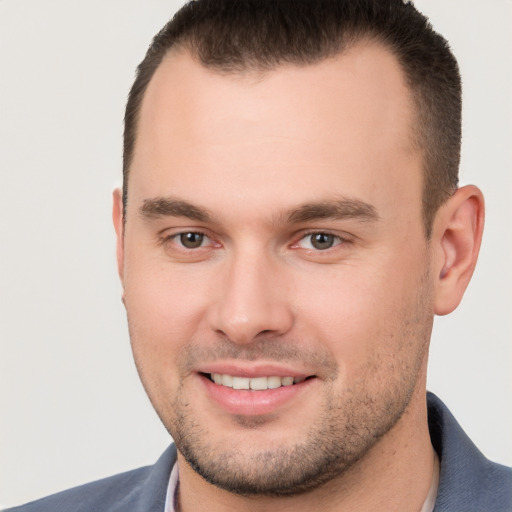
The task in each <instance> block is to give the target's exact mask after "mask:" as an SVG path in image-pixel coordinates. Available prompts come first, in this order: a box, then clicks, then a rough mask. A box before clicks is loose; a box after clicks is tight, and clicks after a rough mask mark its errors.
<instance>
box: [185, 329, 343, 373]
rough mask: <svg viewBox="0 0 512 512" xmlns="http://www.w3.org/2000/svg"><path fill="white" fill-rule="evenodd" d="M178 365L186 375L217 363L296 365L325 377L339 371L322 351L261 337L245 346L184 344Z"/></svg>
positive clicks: (225, 340) (223, 340)
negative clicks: (265, 362) (252, 362)
mask: <svg viewBox="0 0 512 512" xmlns="http://www.w3.org/2000/svg"><path fill="white" fill-rule="evenodd" d="M179 359H180V363H181V364H180V366H181V368H182V369H183V370H185V371H186V372H189V371H193V369H194V368H196V367H197V366H198V365H199V364H204V363H212V362H215V361H219V360H226V359H233V360H238V361H258V360H265V361H267V362H278V363H285V362H286V363H299V364H301V365H304V363H306V364H307V366H308V367H312V368H319V369H321V370H322V373H323V372H326V373H327V374H330V375H333V374H337V372H338V364H337V362H336V360H335V358H334V356H333V355H332V354H331V353H330V352H328V351H326V350H325V349H322V348H311V347H304V346H301V345H298V344H296V343H293V342H290V341H284V340H283V339H272V338H262V339H261V340H257V341H253V342H251V343H250V344H247V345H241V344H238V343H235V342H233V341H231V340H230V339H228V338H220V339H218V340H217V341H215V342H214V343H212V344H208V345H203V344H200V343H198V342H191V343H189V344H187V345H186V346H185V347H184V348H183V349H182V353H181V354H180V356H179Z"/></svg>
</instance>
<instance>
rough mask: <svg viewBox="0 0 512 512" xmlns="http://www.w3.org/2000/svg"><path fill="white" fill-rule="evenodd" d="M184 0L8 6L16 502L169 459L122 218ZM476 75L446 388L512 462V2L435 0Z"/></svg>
mask: <svg viewBox="0 0 512 512" xmlns="http://www.w3.org/2000/svg"><path fill="white" fill-rule="evenodd" d="M180 3H181V2H176V1H170V0H167V1H164V0H87V1H86V0H45V1H43V0H0V343H1V347H0V350H1V352H0V504H2V505H4V506H7V505H14V504H17V503H21V502H24V501H27V500H31V499H34V498H36V497H39V496H42V495H46V494H49V493H51V492H55V491H57V490H60V489H63V488H67V487H70V486H73V485H77V484H79V483H83V482H86V481H90V480H93V479H97V478H100V477H104V476H107V475H110V474H113V473H116V472H120V471H123V470H127V469H131V468H134V467H137V466H140V465H144V464H151V463H153V462H154V461H155V460H156V459H157V458H158V456H159V454H160V452H161V451H163V449H164V448H165V447H166V446H167V444H168V443H169V442H170V439H169V437H168V435H167V433H166V432H165V429H164V428H163V427H162V425H161V424H160V422H159V420H158V419H157V417H156V414H155V413H154V412H153V410H152V408H151V406H150V404H149V401H148V400H147V398H146V397H145V394H144V392H143V390H142V386H141V385H140V384H139V381H138V377H137V375H136V372H135V369H134V365H133V363H132V359H131V353H130V349H129V342H128V335H127V329H126V326H125V316H124V310H123V307H122V305H121V301H120V295H121V289H120V285H119V283H118V279H117V275H116V268H115V263H114V261H115V258H114V232H113V229H112V227H111V221H110V208H111V191H112V189H113V188H114V187H115V186H118V185H120V183H121V136H122V116H123V109H124V103H125V98H126V95H127V92H128V89H129V87H130V85H131V81H132V79H133V75H134V70H135V66H136V64H137V63H138V62H139V61H140V60H141V59H142V57H143V55H144V53H145V50H146V48H147V46H148V44H149V41H150V39H151V37H152V36H153V34H154V33H155V32H156V31H157V30H158V29H159V28H160V27H161V26H162V25H163V24H164V22H165V21H167V19H168V18H169V17H170V16H171V15H172V14H173V12H174V11H175V10H176V8H177V7H178V6H179V5H180ZM416 5H417V6H418V7H419V8H420V10H423V11H424V12H425V13H426V14H427V15H429V16H430V18H431V21H432V23H433V24H434V26H435V27H436V28H437V29H438V30H439V31H440V32H441V33H443V34H444V35H445V36H446V37H447V38H448V40H449V41H450V42H451V44H452V47H453V50H454V52H455V54H456V55H457V57H458V59H459V62H460V67H461V71H462V75H463V79H464V102H465V103H464V105H465V106H464V142H463V158H462V168H461V175H462V181H463V182H464V183H470V182H471V183H475V184H478V185H479V186H480V187H481V188H482V190H483V191H484V193H485V195H486V199H487V226H486V231H485V236H484V244H483V248H482V253H481V258H480V262H479V266H478V269H477V271H476V273H475V276H474V279H473V282H472V284H471V285H470V288H469V290H468V292H467V295H466V297H465V298H464V301H463V303H462V305H461V306H460V308H459V309H458V310H457V311H456V312H455V313H454V314H452V315H450V316H449V317H445V318H439V319H437V320H436V323H435V330H434V336H433V341H432V349H431V363H430V377H429V388H430V389H431V390H433V391H434V392H436V393H437V394H438V395H439V396H441V397H442V399H443V400H444V401H445V402H446V403H447V404H448V406H449V407H450V408H451V410H452V412H453V413H454V414H455V416H456V417H457V418H458V420H459V422H460V423H461V424H462V425H463V427H464V428H465V430H466V431H467V432H468V434H469V435H470V437H472V439H473V440H474V441H475V443H476V444H477V445H478V446H479V447H480V448H481V450H482V451H483V452H484V453H485V454H486V455H487V456H488V457H490V458H492V459H494V460H497V461H499V462H502V463H506V464H509V465H510V464H512V436H511V435H510V433H511V432H512V412H511V410H512V407H511V405H512V404H511V391H512V389H511V380H512V378H511V371H510V366H511V362H512V347H511V338H512V336H511V334H512V321H511V316H512V293H511V292H512V271H511V268H512V202H511V201H510V197H511V195H512V169H511V164H512V149H511V148H512V59H511V58H510V51H511V48H512V2H511V1H509V0H488V1H486V2H482V1H481V0H473V1H469V0H449V1H446V0H423V1H417V2H416Z"/></svg>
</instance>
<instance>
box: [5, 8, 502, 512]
mask: <svg viewBox="0 0 512 512" xmlns="http://www.w3.org/2000/svg"><path fill="white" fill-rule="evenodd" d="M459 149H460V78H459V74H458V69H457V65H456V62H455V60H454V58H453V56H452V55H451V53H450V51H449V49H448V47H447V45H446V42H445V41H444V39H442V38H441V36H439V35H438V34H435V33H434V32H433V31H432V30H431V29H430V27H429V26H428V24H427V23H426V20H425V18H424V17H423V16H421V15H420V14H419V13H418V12H417V11H416V10H415V9H414V7H413V6H412V5H410V4H408V3H403V2H401V1H399V0H387V1H382V2H374V1H370V0H367V1H358V2H355V1H341V0H340V1H337V2H327V1H326V2H313V1H302V2H291V1H286V0H280V1H279V2H276V1H270V0H267V1H244V2H242V1H240V2H232V1H229V0H225V1H221V0H219V1H203V0H199V1H197V2H192V3H190V4H188V5H187V6H185V7H184V8H183V9H182V10H181V11H180V12H179V13H178V14H177V16H176V17H175V18H174V19H173V21H172V22H171V23H170V24H169V25H167V26H166V27H165V28H164V29H163V31H162V32H160V33H159V34H158V35H157V37H156V38H155V40H154V42H153V44H152V46H151V48H150V49H149V51H148V53H147V55H146V58H145V59H144V61H143V62H142V64H141V65H140V67H139V72H138V76H137V79H136V81H135V83H134V86H133V88H132V91H131V93H130V97H129V100H128V105H127V110H126V118H125V152H124V185H123V190H122V191H117V192H116V193H115V194H114V214H113V216H114V224H115V226H116V232H117V235H118V264H119V273H120V276H121V281H122V283H123V289H124V295H123V301H124V303H125V306H126V310H127V315H128V321H129V327H130V336H131V342H132V348H133V352H134V357H135V361H136V364H137V368H138V371H139V374H140V376H141V379H142V382H143V384H144V387H145V389H146V391H147V393H148V396H149V397H150V399H151V402H152V404H153V406H154V407H155V409H156V411H157V413H158V414H159V416H160V418H161V419H162V422H163V423H164V425H165V426H166V428H167V429H168V430H169V432H170V434H171V435H172V437H173V438H174V440H175V443H176V447H174V446H173V447H171V448H170V449H169V450H168V451H167V452H166V453H165V454H164V455H163V456H162V458H161V459H160V460H159V462H158V463H157V464H156V465H155V466H154V467H152V468H144V469H140V470H136V471H134V472H130V473H127V474H123V475H119V476H116V477H112V478H110V479H106V480H102V481H100V482H96V483H93V484H89V485H86V486H84V487H81V488H77V489H75V490H71V491H67V492H64V493H61V494H58V495H55V496H53V497H49V498H46V499H43V500H41V501H39V502H35V503H33V504H29V505H27V506H26V507H21V508H18V509H13V510H27V511H30V510H109V511H110V510H112V511H114V510H151V511H153V510H155V511H157V510H158V511H163V510H181V511H185V512H186V511H190V510H198V509H206V510H212V511H223V510H295V511H301V510H325V511H331V510H332V511H343V510H377V509H378V510H418V511H419V510H428V511H431V510H436V511H441V510H465V511H466V510H492V511H499V510H510V509H511V508H512V506H511V499H512V496H511V494H512V492H511V485H512V473H511V471H510V470H509V469H507V468H504V467H501V466H498V465H496V464H493V463H491V462H489V461H487V460H486V459H485V458H483V456H482V455H481V454H480V453H479V452H478V451H477V450H476V448H475V447H474V446H473V445H472V443H471V442H470V441H469V439H468V438H467V437H466V436H465V434H464V433H463V431H462V430H461V429H460V427H459V426H458V425H457V423H456V422H455V420H454V419H453V417H452V416H451V415H450V413H449V412H448V411H447V409H446V408H445V407H444V405H443V404H442V403H441V402H440V401H439V400H438V399H437V398H436V397H434V396H432V395H429V397H428V400H427V397H426V389H425V387H426V384H425V381H426V363H427V355H428V345H429V340H430V333H431V328H432V320H433V316H434V314H439V315H444V314H447V313H450V312H451V311H453V310H454V309H455V308H456V307H457V305H458V303H459V302H460V300H461V298H462V295H463V293H464V291H465V288H466V286H467V284H468V282H469V280H470V278H471V275H472V272H473V269H474V266H475V263H476V258H477V254H478V250H479V245H480V240H481V234H482V227H483V198H482V195H481V193H480V191H479V190H478V189H477V188H476V187H473V186H466V187H462V188H457V187H458V179H457V169H458V162H459ZM427 401H428V409H427Z"/></svg>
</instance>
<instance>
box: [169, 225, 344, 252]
mask: <svg viewBox="0 0 512 512" xmlns="http://www.w3.org/2000/svg"><path fill="white" fill-rule="evenodd" d="M184 235H199V236H201V237H203V240H202V241H201V245H199V246H197V247H186V246H184V245H183V241H182V240H181V241H180V238H181V237H183V236H184ZM315 235H317V236H318V235H323V236H326V237H332V238H333V239H334V240H333V244H332V245H331V246H329V247H326V248H324V249H319V248H315V247H314V246H313V247H309V248H306V247H300V243H301V242H302V241H304V240H306V239H307V238H308V237H309V238H310V240H311V237H313V236H315ZM204 238H206V239H209V240H210V244H209V245H212V244H213V247H214V248H220V247H222V245H221V244H220V243H219V242H216V241H215V240H214V239H213V238H212V237H210V236H209V235H208V234H207V233H206V232H204V231H201V230H190V231H180V232H179V233H174V234H172V235H168V236H164V237H162V238H161V240H160V242H161V244H162V245H165V244H167V243H170V242H174V243H176V244H177V245H178V247H179V249H180V250H182V251H186V252H189V251H196V250H198V249H201V248H205V246H204V245H203V242H204ZM351 243H352V240H351V239H350V238H347V237H342V236H340V235H336V234H334V233H331V232H329V231H310V232H307V233H301V236H300V238H299V239H298V240H297V241H296V242H294V243H293V244H292V245H291V246H290V247H291V248H292V249H300V248H302V249H304V250H307V251H310V252H318V253H322V252H328V251H329V250H330V249H334V248H335V247H338V246H339V245H345V244H351ZM310 244H311V245H313V243H312V242H311V241H310Z"/></svg>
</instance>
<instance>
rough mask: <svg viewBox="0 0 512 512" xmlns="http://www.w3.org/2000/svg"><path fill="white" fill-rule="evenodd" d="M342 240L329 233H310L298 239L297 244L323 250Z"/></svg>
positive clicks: (306, 247)
mask: <svg viewBox="0 0 512 512" xmlns="http://www.w3.org/2000/svg"><path fill="white" fill-rule="evenodd" d="M342 242H343V240H342V239H341V238H340V237H339V236H336V235H332V234H331V233H321V232H319V233H310V234H308V235H306V236H305V237H303V238H301V239H300V240H299V243H298V244H297V245H298V246H299V247H301V248H302V249H315V250H317V251H325V250H326V249H330V248H331V247H334V246H336V245H339V244H341V243H342Z"/></svg>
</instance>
